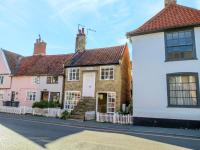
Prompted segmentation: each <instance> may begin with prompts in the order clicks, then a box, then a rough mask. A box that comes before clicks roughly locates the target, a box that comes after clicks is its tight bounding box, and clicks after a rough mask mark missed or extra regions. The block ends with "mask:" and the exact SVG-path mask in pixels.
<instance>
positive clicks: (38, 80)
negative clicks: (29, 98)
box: [33, 76, 40, 84]
mask: <svg viewBox="0 0 200 150" xmlns="http://www.w3.org/2000/svg"><path fill="white" fill-rule="evenodd" d="M33 83H34V84H40V76H34V77H33Z"/></svg>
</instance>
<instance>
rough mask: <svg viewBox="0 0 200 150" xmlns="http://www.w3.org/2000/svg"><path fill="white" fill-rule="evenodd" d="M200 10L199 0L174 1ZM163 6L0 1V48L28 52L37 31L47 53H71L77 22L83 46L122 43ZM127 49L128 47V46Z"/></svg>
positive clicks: (89, 0)
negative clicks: (81, 29)
mask: <svg viewBox="0 0 200 150" xmlns="http://www.w3.org/2000/svg"><path fill="white" fill-rule="evenodd" d="M178 3H179V4H183V5H186V6H190V7H194V8H198V9H200V0H178ZM163 6H164V0H0V18H1V19H0V35H1V36H0V47H1V48H4V49H8V50H11V51H14V52H16V53H19V54H22V55H25V56H27V55H32V53H33V44H34V42H35V39H36V38H37V37H38V34H41V36H42V39H44V41H46V42H47V54H66V53H71V52H74V47H75V37H76V33H77V25H78V24H83V25H86V26H87V27H88V28H93V29H95V30H96V31H97V32H89V34H88V36H87V48H97V47H107V46H113V45H119V44H124V43H125V42H126V41H127V40H126V37H125V33H126V32H127V31H131V30H133V29H135V28H137V27H139V26H140V25H142V24H143V23H144V22H145V21H147V20H148V19H149V18H150V17H152V16H153V15H155V14H156V13H157V12H158V11H160V10H161V9H162V8H163ZM129 49H130V51H131V47H129Z"/></svg>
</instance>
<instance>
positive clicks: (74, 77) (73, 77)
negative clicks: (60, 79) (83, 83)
mask: <svg viewBox="0 0 200 150" xmlns="http://www.w3.org/2000/svg"><path fill="white" fill-rule="evenodd" d="M73 70H76V72H75V73H73V72H71V71H73ZM77 73H78V79H76V77H77ZM71 74H72V79H70V75H71ZM67 76H68V77H67V80H68V81H79V80H80V68H68V69H67Z"/></svg>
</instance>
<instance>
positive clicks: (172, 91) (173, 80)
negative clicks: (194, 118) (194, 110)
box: [168, 75, 198, 106]
mask: <svg viewBox="0 0 200 150" xmlns="http://www.w3.org/2000/svg"><path fill="white" fill-rule="evenodd" d="M196 81H197V79H196V76H194V75H173V76H170V77H169V78H168V85H169V86H168V87H169V89H168V90H169V103H170V105H175V106H176V105H178V106H194V105H197V92H198V91H197V84H198V83H197V82H196Z"/></svg>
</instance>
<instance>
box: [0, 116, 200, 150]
mask: <svg viewBox="0 0 200 150" xmlns="http://www.w3.org/2000/svg"><path fill="white" fill-rule="evenodd" d="M20 143H21V144H20ZM0 149H1V150H4V149H5V150H15V149H16V150H18V149H19V150H24V149H25V150H26V149H28V150H31V149H37V150H40V149H45V150H46V149H56V150H60V149H61V150H62V149H63V150H64V149H66V150H67V149H73V150H76V149H83V150H84V149H86V150H90V149H91V150H93V149H95V150H98V149H101V150H104V149H105V150H107V149H108V150H112V149H113V150H115V149H120V150H121V149H126V150H129V149H130V150H134V149H153V150H155V149H200V130H189V129H171V128H158V127H142V126H133V125H118V124H111V123H97V122H95V121H84V122H83V121H80V120H60V119H57V118H46V117H39V116H30V115H14V114H5V113H0Z"/></svg>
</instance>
